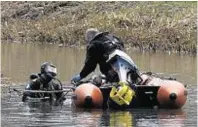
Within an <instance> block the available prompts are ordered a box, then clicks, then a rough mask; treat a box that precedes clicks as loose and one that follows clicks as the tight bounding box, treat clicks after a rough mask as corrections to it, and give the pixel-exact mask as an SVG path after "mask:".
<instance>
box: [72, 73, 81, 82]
mask: <svg viewBox="0 0 198 127" xmlns="http://www.w3.org/2000/svg"><path fill="white" fill-rule="evenodd" d="M80 80H81V77H80V75H79V74H78V75H76V76H74V77H73V78H72V80H71V82H74V83H77V82H79V81H80Z"/></svg>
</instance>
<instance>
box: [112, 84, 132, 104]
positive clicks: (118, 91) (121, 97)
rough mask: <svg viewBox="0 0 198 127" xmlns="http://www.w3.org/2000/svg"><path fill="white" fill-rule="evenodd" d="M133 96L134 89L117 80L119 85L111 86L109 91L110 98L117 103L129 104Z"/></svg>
mask: <svg viewBox="0 0 198 127" xmlns="http://www.w3.org/2000/svg"><path fill="white" fill-rule="evenodd" d="M134 96H135V92H134V90H132V89H131V88H130V87H129V85H128V83H126V82H119V87H117V88H116V87H115V86H113V87H112V90H111V92H110V98H111V99H112V100H113V101H114V102H115V103H117V104H118V105H129V104H130V102H131V101H132V99H133V97H134Z"/></svg>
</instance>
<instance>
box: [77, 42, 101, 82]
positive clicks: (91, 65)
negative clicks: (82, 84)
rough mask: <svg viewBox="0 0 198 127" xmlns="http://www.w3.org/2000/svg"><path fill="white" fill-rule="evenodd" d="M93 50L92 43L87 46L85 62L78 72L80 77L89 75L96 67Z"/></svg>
mask: <svg viewBox="0 0 198 127" xmlns="http://www.w3.org/2000/svg"><path fill="white" fill-rule="evenodd" d="M94 51H95V46H94V45H91V46H89V47H88V48H87V54H86V60H85V64H84V67H83V69H82V71H81V72H80V77H81V79H82V78H85V77H86V76H87V75H89V74H90V73H91V72H92V71H94V70H95V68H96V65H97V61H96V58H95V53H94Z"/></svg>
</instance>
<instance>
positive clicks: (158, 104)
mask: <svg viewBox="0 0 198 127" xmlns="http://www.w3.org/2000/svg"><path fill="white" fill-rule="evenodd" d="M107 62H110V64H111V65H112V68H113V69H114V70H115V72H116V73H117V75H118V78H119V81H118V82H114V83H108V82H105V78H103V76H100V75H99V76H94V77H92V78H91V79H90V80H88V81H84V82H80V83H79V84H78V85H76V87H75V88H74V91H73V93H74V95H73V97H72V102H73V105H74V106H76V107H83V108H119V109H126V108H168V109H178V108H181V107H182V106H183V105H184V104H185V103H186V100H187V89H186V87H185V86H184V84H182V83H180V82H179V81H177V80H176V79H173V78H164V77H160V76H158V75H157V74H153V73H151V72H146V73H140V72H138V70H137V67H136V65H135V64H134V62H133V61H132V59H131V58H130V57H129V56H128V55H127V54H125V53H124V52H122V51H119V50H116V51H114V52H113V53H112V54H110V56H109V59H108V60H107ZM134 77H135V78H134ZM103 80H104V81H103Z"/></svg>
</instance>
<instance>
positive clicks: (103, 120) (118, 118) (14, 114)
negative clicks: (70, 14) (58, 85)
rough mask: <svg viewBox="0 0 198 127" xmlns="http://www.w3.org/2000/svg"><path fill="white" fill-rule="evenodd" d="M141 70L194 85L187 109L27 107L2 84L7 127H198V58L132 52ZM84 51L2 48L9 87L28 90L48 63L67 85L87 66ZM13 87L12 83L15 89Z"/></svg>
mask: <svg viewBox="0 0 198 127" xmlns="http://www.w3.org/2000/svg"><path fill="white" fill-rule="evenodd" d="M128 54H129V55H130V56H131V57H132V59H133V60H134V61H135V63H136V64H137V66H138V67H139V69H140V70H141V71H152V72H156V73H162V74H163V75H166V76H172V77H175V78H177V80H179V81H181V82H183V83H184V84H188V87H187V88H188V93H189V94H188V100H187V102H186V104H185V105H184V107H183V108H182V109H181V110H162V109H160V110H157V109H133V110H127V111H114V110H99V109H95V110H83V109H75V108H73V107H72V106H71V99H70V98H69V97H68V99H67V100H66V101H65V102H64V104H63V105H52V104H49V103H36V102H35V103H23V102H21V97H19V96H18V94H16V93H14V92H11V93H9V92H8V87H3V86H1V90H2V92H1V93H2V95H1V126H5V127H22V126H35V127H37V126H43V127H44V126H45V127H46V126H58V127H61V126H64V127H65V126H75V127H76V126H83V127H85V126H89V127H95V126H97V127H98V126H116V127H117V126H118V127H128V126H134V127H148V126H149V127H164V126H166V127H167V126H168V127H173V126H174V127H186V126H188V127H195V126H197V110H196V109H197V85H196V84H197V83H196V82H197V75H196V72H197V66H196V62H197V57H196V56H189V55H177V54H170V55H169V54H164V53H155V54H153V53H138V52H132V51H128ZM84 55H85V51H84V50H83V49H75V48H65V47H58V46H56V45H36V44H25V45H24V44H5V43H2V44H1V60H2V61H1V73H3V76H4V77H8V78H9V80H8V83H10V84H12V87H13V85H15V87H18V88H19V89H23V87H24V86H23V85H22V86H21V85H20V86H19V85H17V84H24V83H25V82H27V81H28V77H29V75H30V74H31V73H32V72H38V71H39V67H40V64H41V63H42V62H44V61H51V62H53V63H54V64H55V65H56V66H57V68H58V77H59V78H60V80H61V81H65V82H67V81H69V80H70V79H71V77H72V76H73V75H75V74H77V73H78V72H79V71H80V70H81V68H82V65H83V63H84V59H85V58H84ZM10 84H8V85H10Z"/></svg>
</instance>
